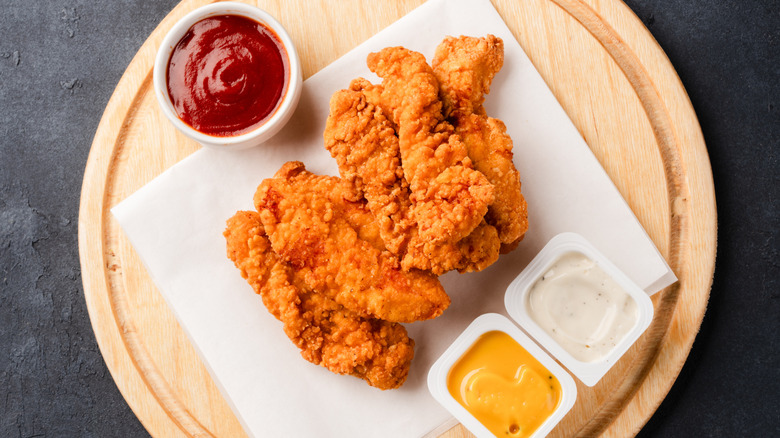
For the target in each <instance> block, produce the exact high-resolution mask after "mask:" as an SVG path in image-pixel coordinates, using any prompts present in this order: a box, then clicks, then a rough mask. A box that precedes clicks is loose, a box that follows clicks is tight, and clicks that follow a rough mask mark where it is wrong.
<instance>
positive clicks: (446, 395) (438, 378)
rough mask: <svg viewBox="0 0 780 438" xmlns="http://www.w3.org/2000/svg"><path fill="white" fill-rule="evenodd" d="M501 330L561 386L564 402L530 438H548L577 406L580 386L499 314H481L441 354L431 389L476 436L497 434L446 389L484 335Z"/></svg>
mask: <svg viewBox="0 0 780 438" xmlns="http://www.w3.org/2000/svg"><path fill="white" fill-rule="evenodd" d="M491 331H501V332H504V333H506V334H508V335H509V336H511V337H512V339H514V340H515V341H516V342H517V343H518V344H520V346H522V347H523V348H524V349H525V350H526V351H528V353H530V354H531V356H533V357H534V358H535V359H536V360H538V361H539V363H541V364H542V365H543V366H544V367H545V368H547V370H548V371H550V372H551V373H552V374H553V375H554V376H555V378H557V379H558V382H559V383H560V384H561V400H560V403H558V406H557V407H556V408H555V411H553V413H552V414H551V415H550V416H549V417H548V418H547V420H545V422H544V423H542V425H541V426H539V428H538V429H537V430H536V431H535V432H534V433H533V434H532V435H531V438H538V437H543V436H546V435H547V434H548V433H549V432H550V431H551V430H552V429H553V428H554V427H555V426H556V425H557V424H558V423H559V422H560V421H561V419H563V417H564V416H565V415H566V414H567V413H568V412H569V410H571V408H572V406H574V402H575V401H576V399H577V385H576V383H575V382H574V379H573V378H572V377H571V376H570V375H569V373H567V372H566V371H565V370H564V369H563V368H562V367H561V366H560V365H558V363H557V362H555V360H554V359H553V358H552V357H550V356H549V355H548V354H547V353H545V352H544V350H542V348H540V347H539V346H538V345H537V344H536V343H535V342H534V341H533V340H532V339H531V338H529V337H528V336H527V335H526V334H525V333H523V332H522V331H521V330H520V329H519V328H518V327H517V325H516V324H515V323H513V322H512V321H511V320H509V319H508V318H507V317H505V316H503V315H500V314H498V313H486V314H483V315H480V316H479V317H477V318H476V319H474V321H472V322H471V324H469V326H468V327H467V328H466V329H465V330H464V331H463V332H462V333H461V334H460V335H459V336H458V337H457V339H455V340H454V341H453V342H452V344H450V346H449V347H448V348H447V350H445V351H444V353H442V355H441V356H439V358H438V359H437V360H436V362H435V363H434V364H433V366H431V369H430V370H429V371H428V390H429V391H430V393H431V395H432V396H433V398H434V399H436V401H437V402H439V404H441V405H442V406H444V407H445V408H446V409H447V410H448V411H449V412H450V413H451V414H452V415H453V416H454V417H455V418H456V419H457V420H458V421H460V423H461V424H463V426H465V427H466V428H467V429H468V430H469V431H471V432H472V433H474V434H475V435H476V436H477V437H493V436H494V435H493V434H492V433H491V432H490V431H489V430H488V429H487V428H486V427H485V426H484V425H482V423H481V422H480V421H479V420H477V419H476V417H474V416H473V415H472V414H471V413H470V412H469V411H468V410H466V408H464V407H463V406H462V405H461V404H460V403H458V401H457V400H455V398H454V397H453V396H452V394H450V392H449V391H448V390H447V375H448V374H449V371H450V368H452V366H453V365H454V364H455V362H456V361H457V360H458V359H460V357H461V356H463V354H464V353H465V352H466V351H467V350H468V349H469V348H471V346H472V345H473V344H474V342H475V341H476V340H477V339H478V338H479V337H480V336H481V335H483V334H485V333H487V332H491Z"/></svg>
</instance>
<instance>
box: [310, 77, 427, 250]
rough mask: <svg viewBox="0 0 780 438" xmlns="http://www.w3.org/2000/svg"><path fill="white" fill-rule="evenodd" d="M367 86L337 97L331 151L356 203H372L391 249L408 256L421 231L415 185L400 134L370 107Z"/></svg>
mask: <svg viewBox="0 0 780 438" xmlns="http://www.w3.org/2000/svg"><path fill="white" fill-rule="evenodd" d="M363 85H364V84H362V83H361V82H359V81H353V83H352V85H351V86H350V89H348V90H341V91H337V92H336V93H334V94H333V96H332V97H331V100H330V112H329V114H328V120H327V123H326V126H325V132H324V134H323V136H324V138H325V148H326V149H327V150H328V151H329V152H330V153H331V155H332V156H333V158H335V159H336V162H337V163H338V166H339V174H340V175H341V177H342V178H344V179H345V180H346V181H348V182H349V183H351V185H352V187H353V188H354V189H355V191H356V197H355V198H356V199H355V200H358V199H360V198H361V197H364V198H365V199H366V201H367V207H368V209H369V210H370V211H371V212H372V213H373V214H374V217H375V218H376V220H377V221H378V224H379V232H380V235H381V237H382V240H383V241H384V244H385V247H386V248H387V249H388V250H389V251H390V252H392V253H393V254H402V253H403V252H405V250H406V244H407V242H408V240H409V238H410V237H411V234H412V232H413V231H412V230H414V229H415V228H416V227H417V224H416V223H415V221H414V220H412V219H411V218H410V217H409V211H410V208H411V200H410V199H409V184H408V183H407V182H406V179H405V178H404V175H403V168H402V167H401V154H400V151H399V148H398V137H396V135H395V130H394V129H393V127H392V124H391V122H390V121H389V120H388V119H387V117H385V116H384V114H383V113H382V111H381V110H380V109H379V108H376V107H374V106H373V105H371V104H369V103H368V102H367V101H366V97H365V95H364V94H363V92H362V86H363ZM369 85H370V84H369Z"/></svg>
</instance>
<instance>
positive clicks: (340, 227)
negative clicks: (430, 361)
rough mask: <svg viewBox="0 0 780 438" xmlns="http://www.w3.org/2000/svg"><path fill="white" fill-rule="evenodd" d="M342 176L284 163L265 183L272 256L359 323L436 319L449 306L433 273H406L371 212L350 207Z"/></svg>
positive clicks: (264, 216) (262, 194) (260, 195)
mask: <svg viewBox="0 0 780 438" xmlns="http://www.w3.org/2000/svg"><path fill="white" fill-rule="evenodd" d="M351 193H352V189H351V188H350V187H349V185H348V184H345V181H343V180H341V179H340V178H335V177H329V176H319V175H314V174H312V173H310V172H308V171H306V169H305V168H304V166H303V163H300V162H289V163H286V164H285V165H284V166H282V168H281V169H280V170H279V171H278V172H277V173H276V175H275V176H274V177H273V178H269V179H266V180H265V181H263V182H262V183H261V184H260V186H259V187H258V189H257V193H256V194H255V198H254V201H255V207H256V208H257V210H258V211H259V212H260V218H261V220H262V222H263V226H264V227H265V231H266V234H267V235H268V238H269V240H270V241H271V245H272V247H273V250H274V252H275V253H276V254H278V255H279V257H280V258H281V259H282V260H284V261H285V262H287V263H289V264H290V265H291V266H293V267H294V268H295V269H296V270H297V273H298V274H299V275H301V277H302V278H303V281H304V282H305V284H306V286H307V287H308V288H309V289H311V290H315V291H317V292H319V293H321V294H323V295H325V296H326V297H328V298H331V299H333V300H334V301H336V302H337V303H339V304H341V305H343V306H344V307H345V308H347V309H349V310H351V311H353V312H355V313H357V314H358V315H360V316H363V317H367V318H368V317H373V318H381V319H384V320H387V321H395V322H413V321H418V320H424V319H430V318H435V317H436V316H438V315H440V314H441V313H442V312H443V311H444V309H446V308H447V307H448V306H449V304H450V299H449V297H448V296H447V294H446V293H445V292H444V288H443V287H442V286H441V283H439V280H438V279H437V278H436V276H434V275H433V274H431V273H429V272H424V271H420V270H409V271H403V270H402V269H401V266H400V264H399V262H398V259H397V258H396V257H395V256H394V255H393V254H392V253H390V252H389V251H387V250H385V249H384V245H383V243H382V240H381V238H380V236H379V232H378V226H377V224H376V222H375V220H374V216H373V214H371V212H370V211H368V209H367V208H366V206H365V204H364V203H362V202H352V201H349V198H350V195H351Z"/></svg>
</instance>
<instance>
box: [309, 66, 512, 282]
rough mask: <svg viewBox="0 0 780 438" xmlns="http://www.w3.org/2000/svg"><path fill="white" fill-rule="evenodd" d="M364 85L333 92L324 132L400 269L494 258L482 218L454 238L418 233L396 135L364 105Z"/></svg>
mask: <svg viewBox="0 0 780 438" xmlns="http://www.w3.org/2000/svg"><path fill="white" fill-rule="evenodd" d="M367 88H368V89H372V90H374V89H375V88H373V86H372V85H371V84H369V83H368V82H367V81H365V80H364V79H359V80H355V81H353V82H352V84H351V85H350V89H349V90H341V91H338V92H336V93H335V94H334V95H333V97H332V98H331V101H330V113H329V115H328V121H327V124H326V128H325V132H324V134H323V135H324V139H325V147H326V148H327V149H328V150H329V151H330V153H331V155H332V156H333V157H334V158H335V159H336V161H337V163H338V165H339V172H340V174H341V176H342V178H344V179H345V180H347V181H349V182H351V183H352V186H353V187H354V188H355V190H356V192H357V195H358V198H359V197H360V196H363V197H365V199H366V201H367V206H368V209H369V210H370V211H371V212H372V213H373V214H374V216H375V218H376V220H377V223H378V224H379V227H380V234H381V236H382V240H383V241H384V243H385V246H386V247H387V249H388V250H389V251H390V252H392V253H393V254H396V255H398V256H399V257H401V259H402V261H401V266H402V267H403V269H404V270H409V269H414V268H417V269H425V270H429V271H431V272H433V273H434V274H437V275H440V274H442V273H444V272H447V271H450V270H453V269H457V270H459V271H461V272H471V271H479V270H481V269H484V268H485V267H487V266H489V265H490V264H492V263H493V262H495V261H496V259H498V251H499V245H500V242H499V240H498V234H497V233H496V232H495V229H493V227H491V226H490V225H487V224H486V223H484V221H482V223H481V224H480V225H479V226H477V228H476V229H475V230H473V231H472V232H471V234H469V236H467V237H466V238H465V239H461V240H460V241H458V242H451V241H447V240H433V239H426V238H425V237H423V236H421V235H420V233H418V229H417V222H416V221H415V220H413V219H412V213H411V209H412V201H411V199H410V193H409V184H408V183H407V182H406V179H405V178H404V176H403V169H402V168H401V157H400V151H399V146H398V138H397V137H396V134H395V131H394V130H393V128H392V123H391V122H390V121H389V120H388V119H387V117H385V116H384V111H383V110H382V109H381V108H379V107H376V106H374V105H373V104H371V103H368V101H367V97H366V95H365V93H364V90H365V89H367ZM477 239H479V240H477Z"/></svg>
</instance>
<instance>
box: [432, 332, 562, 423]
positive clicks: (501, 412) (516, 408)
mask: <svg viewBox="0 0 780 438" xmlns="http://www.w3.org/2000/svg"><path fill="white" fill-rule="evenodd" d="M447 388H448V389H449V392H450V394H452V396H453V397H454V398H455V400H457V401H458V403H460V404H461V405H462V406H463V407H464V408H466V410H467V411H469V412H470V413H471V414H472V415H474V417H475V418H476V419H477V420H479V422H480V423H482V424H483V425H484V426H485V427H486V428H487V429H488V430H489V431H491V432H492V433H493V434H494V435H496V436H497V437H511V438H519V437H528V436H531V435H532V434H533V433H534V432H535V431H536V429H538V428H539V426H541V425H542V424H543V423H544V422H545V420H547V418H549V417H550V415H552V413H553V412H554V411H555V408H557V407H558V404H559V403H560V401H561V384H560V383H559V382H558V379H557V378H555V376H553V375H552V373H550V371H548V370H547V368H545V367H544V366H543V365H542V364H541V363H539V361H538V360H536V359H535V358H534V357H533V356H531V354H530V353H528V351H526V350H525V348H523V347H522V346H520V344H518V343H517V341H515V340H514V339H512V337H511V336H509V335H508V334H506V333H504V332H502V331H490V332H487V333H485V334H483V335H482V336H480V337H479V338H478V339H477V340H476V341H475V342H474V345H472V346H471V348H469V349H468V350H467V351H466V352H465V353H463V356H461V357H460V359H458V360H457V361H456V362H455V364H454V365H453V366H452V368H450V372H449V374H448V375H447Z"/></svg>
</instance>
